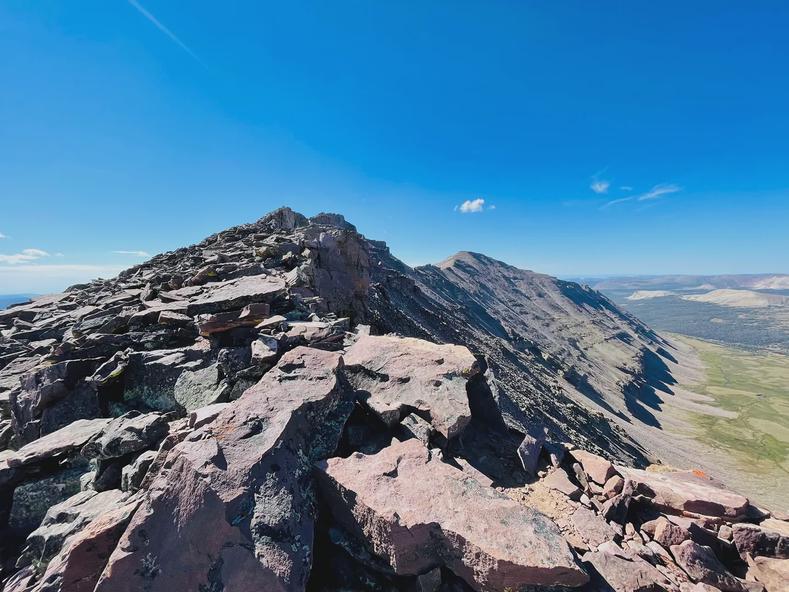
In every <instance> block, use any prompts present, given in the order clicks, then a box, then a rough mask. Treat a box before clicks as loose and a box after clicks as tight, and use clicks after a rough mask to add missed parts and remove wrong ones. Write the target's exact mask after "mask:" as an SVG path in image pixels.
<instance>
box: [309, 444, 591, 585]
mask: <svg viewBox="0 0 789 592" xmlns="http://www.w3.org/2000/svg"><path fill="white" fill-rule="evenodd" d="M318 466H319V475H320V483H321V489H322V491H323V493H324V495H325V497H326V499H327V502H328V504H329V506H330V508H331V511H332V513H333V515H334V517H335V518H336V519H337V521H338V522H339V523H340V524H341V525H342V526H343V527H344V528H345V529H346V530H348V531H349V532H351V533H353V534H355V535H356V536H357V537H359V538H361V539H362V540H367V542H368V543H369V545H370V547H371V548H372V551H373V552H374V553H375V554H376V555H378V556H380V557H382V558H383V559H384V560H385V561H387V563H388V564H389V565H390V566H391V568H392V569H393V570H394V571H395V573H397V574H400V575H418V574H422V573H425V572H426V571H429V570H431V569H433V568H435V567H438V566H441V565H444V566H446V567H447V568H448V569H450V570H452V571H453V572H454V573H455V574H456V575H457V576H459V577H461V578H462V579H463V580H465V581H466V582H467V583H468V584H469V585H470V586H471V587H472V588H474V589H475V590H486V591H487V590H503V589H505V588H507V587H511V588H513V589H519V588H520V587H522V586H526V585H559V586H580V585H582V584H584V583H585V582H586V581H587V580H588V577H587V575H586V574H585V573H584V571H583V570H582V569H581V568H580V567H578V565H576V563H575V561H574V558H573V555H572V553H571V551H570V549H569V547H568V546H567V543H566V542H565V541H564V539H563V538H562V536H561V534H560V533H559V530H558V528H557V526H556V525H555V524H554V523H553V522H552V521H551V520H549V519H548V518H547V517H546V516H544V515H543V514H541V513H539V512H537V511H535V510H533V509H531V508H527V507H524V506H522V505H520V504H518V503H517V502H515V501H514V500H512V499H510V498H508V497H506V496H504V495H503V494H501V493H499V492H497V491H495V490H494V489H492V488H489V487H484V486H482V485H481V484H480V483H478V482H477V481H476V480H474V479H473V478H472V477H470V476H469V475H468V474H466V473H464V472H463V471H459V470H457V469H456V468H454V467H452V466H450V465H448V464H445V463H444V462H442V461H441V460H439V459H438V458H437V457H435V456H434V455H432V454H431V453H430V451H428V450H427V449H426V448H425V447H424V446H423V445H422V443H421V442H419V441H418V440H408V441H406V442H400V443H395V444H393V445H391V446H389V447H388V448H384V449H383V450H382V451H381V452H379V453H377V454H374V455H371V456H365V455H363V454H360V453H354V454H352V455H351V456H350V457H348V458H331V459H329V460H328V461H324V462H321V463H319V465H318Z"/></svg>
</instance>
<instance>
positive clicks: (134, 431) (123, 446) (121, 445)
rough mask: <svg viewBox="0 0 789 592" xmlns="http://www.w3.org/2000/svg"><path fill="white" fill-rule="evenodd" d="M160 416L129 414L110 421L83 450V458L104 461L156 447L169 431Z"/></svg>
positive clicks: (132, 412) (164, 420) (158, 414)
mask: <svg viewBox="0 0 789 592" xmlns="http://www.w3.org/2000/svg"><path fill="white" fill-rule="evenodd" d="M169 429H170V428H169V426H168V424H167V419H166V418H165V417H164V416H163V415H161V414H160V413H140V412H139V411H129V412H128V413H126V414H124V415H122V416H120V417H116V418H115V419H113V420H111V421H110V422H109V423H108V424H107V425H106V426H105V427H104V428H102V430H101V432H99V433H98V434H96V435H95V436H93V437H92V438H91V439H90V440H89V441H88V442H87V443H86V444H85V445H84V446H83V447H82V456H84V457H85V458H97V459H100V460H107V459H113V458H121V457H124V456H127V455H129V454H134V453H135V452H140V451H141V450H148V449H152V448H155V447H156V446H157V445H158V444H159V442H161V441H162V440H163V439H164V437H165V436H166V435H167V432H168V431H169Z"/></svg>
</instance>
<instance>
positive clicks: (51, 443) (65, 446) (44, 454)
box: [6, 419, 110, 467]
mask: <svg viewBox="0 0 789 592" xmlns="http://www.w3.org/2000/svg"><path fill="white" fill-rule="evenodd" d="M109 422H110V420H109V419H79V420H77V421H75V422H74V423H71V424H69V425H67V426H66V427H64V428H60V429H59V430H58V431H56V432H52V433H51V434H47V435H46V436H44V437H42V438H39V439H38V440H35V441H33V442H31V443H30V444H26V445H25V446H23V447H22V448H20V449H19V450H17V452H16V454H14V455H13V456H11V457H9V458H8V459H7V460H6V462H7V463H8V466H9V467H25V466H28V465H34V464H36V463H40V462H42V461H44V460H47V459H50V458H59V457H62V456H64V455H66V454H69V453H70V452H72V451H74V450H76V449H79V448H82V446H84V445H85V443H86V442H88V440H90V439H91V438H93V437H94V436H95V435H96V434H99V433H101V431H102V430H103V429H104V428H105V427H106V426H107V424H108V423H109Z"/></svg>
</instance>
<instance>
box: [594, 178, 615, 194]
mask: <svg viewBox="0 0 789 592" xmlns="http://www.w3.org/2000/svg"><path fill="white" fill-rule="evenodd" d="M609 187H611V182H610V181H604V180H598V179H595V180H594V181H592V184H591V185H589V189H591V190H592V191H594V192H595V193H608V188H609Z"/></svg>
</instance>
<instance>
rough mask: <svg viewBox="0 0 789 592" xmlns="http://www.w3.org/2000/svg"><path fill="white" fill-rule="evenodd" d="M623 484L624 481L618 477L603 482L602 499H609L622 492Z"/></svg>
mask: <svg viewBox="0 0 789 592" xmlns="http://www.w3.org/2000/svg"><path fill="white" fill-rule="evenodd" d="M624 484H625V480H624V479H622V477H621V476H620V475H614V476H613V477H611V478H610V479H609V480H608V481H606V482H605V485H604V486H603V497H606V498H608V499H611V498H612V497H614V496H615V495H618V494H619V493H621V491H622V486H623V485H624Z"/></svg>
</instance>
